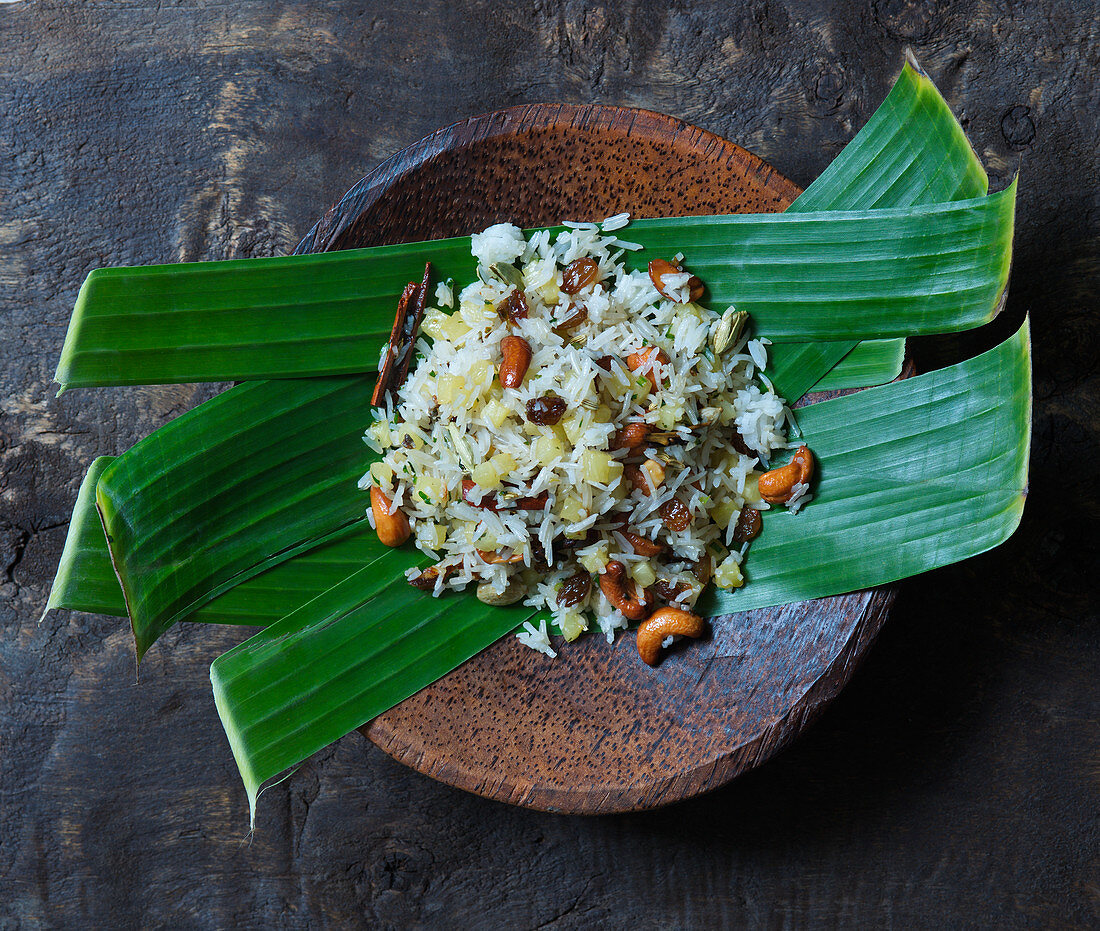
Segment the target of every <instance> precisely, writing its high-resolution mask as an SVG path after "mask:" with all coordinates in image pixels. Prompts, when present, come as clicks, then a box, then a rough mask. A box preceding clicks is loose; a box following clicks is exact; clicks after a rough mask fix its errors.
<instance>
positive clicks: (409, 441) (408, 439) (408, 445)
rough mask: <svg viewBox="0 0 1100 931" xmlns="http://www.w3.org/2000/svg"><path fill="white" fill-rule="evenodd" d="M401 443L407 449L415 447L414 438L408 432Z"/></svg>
mask: <svg viewBox="0 0 1100 931" xmlns="http://www.w3.org/2000/svg"><path fill="white" fill-rule="evenodd" d="M401 445H402V446H404V447H405V449H412V448H413V438H412V437H411V436H409V435H408V434H407V433H406V434H405V439H403V440H402V441H401Z"/></svg>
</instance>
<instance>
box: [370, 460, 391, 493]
mask: <svg viewBox="0 0 1100 931" xmlns="http://www.w3.org/2000/svg"><path fill="white" fill-rule="evenodd" d="M370 474H371V477H372V478H373V479H374V483H375V484H376V485H378V486H379V487H380V488H389V487H390V486H391V485H392V484H393V469H391V468H390V467H389V466H388V465H387V464H386V463H384V462H372V463H371V467H370Z"/></svg>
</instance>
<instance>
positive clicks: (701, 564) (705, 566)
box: [691, 553, 714, 585]
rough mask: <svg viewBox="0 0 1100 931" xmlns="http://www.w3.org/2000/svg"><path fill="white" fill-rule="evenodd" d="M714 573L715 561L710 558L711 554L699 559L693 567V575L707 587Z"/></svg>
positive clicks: (705, 554)
mask: <svg viewBox="0 0 1100 931" xmlns="http://www.w3.org/2000/svg"><path fill="white" fill-rule="evenodd" d="M713 571H714V560H712V559H711V558H710V554H709V553H704V554H703V558H702V559H697V560H696V561H695V565H694V566H692V567H691V574H692V575H693V576H695V578H697V579H698V580H699V581H700V582H701V583H702V584H703V585H706V584H707V582H709V581H710V576H711V573H712V572H713Z"/></svg>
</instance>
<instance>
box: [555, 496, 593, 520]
mask: <svg viewBox="0 0 1100 931" xmlns="http://www.w3.org/2000/svg"><path fill="white" fill-rule="evenodd" d="M558 514H559V515H560V516H561V519H562V520H564V521H568V522H569V523H571V524H575V523H576V522H577V521H579V520H584V519H585V518H586V517H587V516H588V511H587V510H586V509H585V507H584V505H583V504H581V502H580V501H579V500H578V499H577V498H574V497H573V496H572V495H570V496H569V497H567V498H563V499H562V502H561V506H560V507H559V509H558Z"/></svg>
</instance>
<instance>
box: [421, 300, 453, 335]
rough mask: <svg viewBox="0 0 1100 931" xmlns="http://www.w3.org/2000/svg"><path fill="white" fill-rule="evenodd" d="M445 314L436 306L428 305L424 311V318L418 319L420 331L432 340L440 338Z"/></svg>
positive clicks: (445, 317)
mask: <svg viewBox="0 0 1100 931" xmlns="http://www.w3.org/2000/svg"><path fill="white" fill-rule="evenodd" d="M446 319H447V315H446V314H445V313H443V311H441V310H440V309H439V308H437V307H429V308H428V309H427V310H426V311H424V319H423V320H422V321H420V332H421V333H423V334H424V335H425V336H427V337H429V338H431V339H432V340H437V339H442V338H443V330H442V329H441V328H442V326H443V321H444V320H446Z"/></svg>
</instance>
